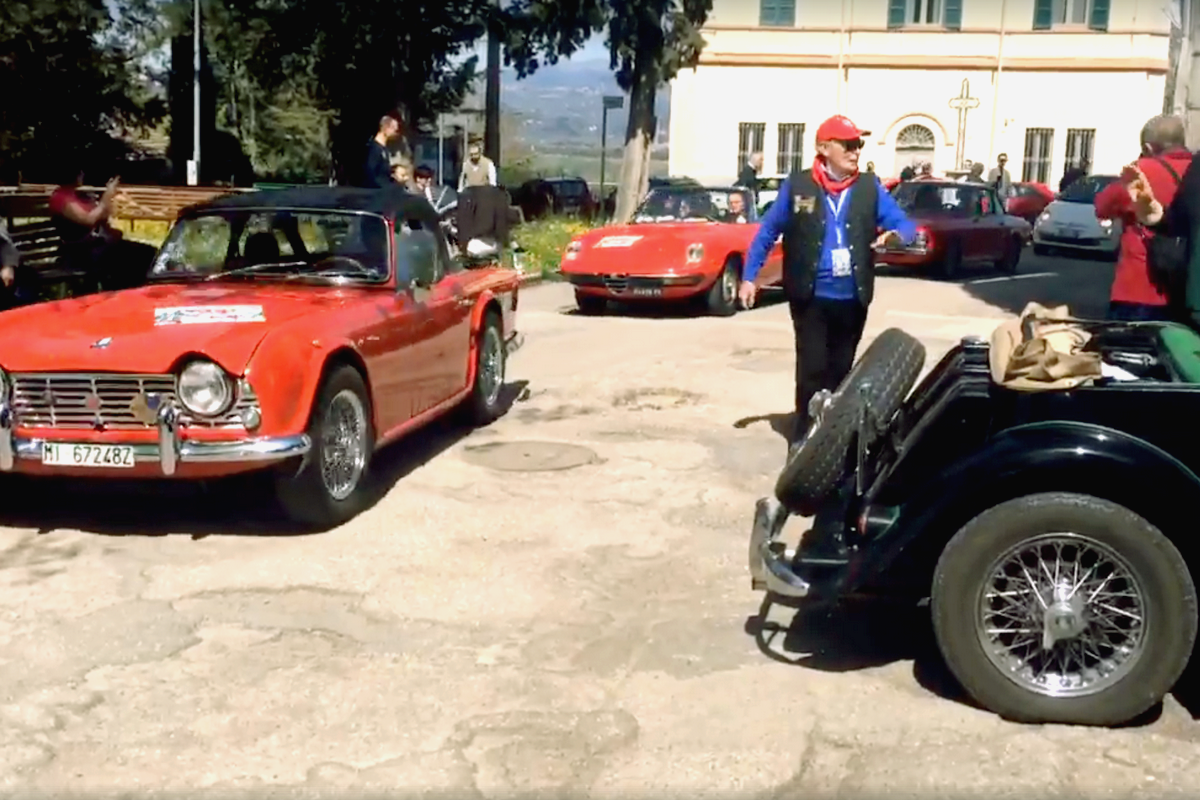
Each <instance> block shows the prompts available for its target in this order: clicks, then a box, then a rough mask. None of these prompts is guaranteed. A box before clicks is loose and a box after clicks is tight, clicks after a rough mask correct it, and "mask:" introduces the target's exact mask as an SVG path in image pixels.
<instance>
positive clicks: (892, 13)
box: [888, 0, 962, 30]
mask: <svg viewBox="0 0 1200 800" xmlns="http://www.w3.org/2000/svg"><path fill="white" fill-rule="evenodd" d="M916 25H920V26H931V25H936V26H940V27H943V28H950V29H951V30H959V29H960V28H962V0H888V27H889V28H906V27H909V26H916Z"/></svg>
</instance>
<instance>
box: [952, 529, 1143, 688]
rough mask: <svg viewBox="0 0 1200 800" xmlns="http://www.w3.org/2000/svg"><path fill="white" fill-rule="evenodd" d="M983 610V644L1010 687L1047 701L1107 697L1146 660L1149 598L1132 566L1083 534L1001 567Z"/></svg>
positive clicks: (1029, 547) (1018, 553)
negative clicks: (1029, 692)
mask: <svg viewBox="0 0 1200 800" xmlns="http://www.w3.org/2000/svg"><path fill="white" fill-rule="evenodd" d="M986 574H987V579H986V580H985V581H984V583H983V585H982V586H981V588H980V592H979V596H978V599H977V602H976V608H977V614H976V615H975V616H976V619H975V628H976V634H977V636H978V638H979V643H980V645H981V646H982V647H983V650H984V653H985V654H986V655H987V658H988V659H989V660H990V661H991V663H992V664H993V665H994V666H995V667H996V668H997V669H998V670H999V671H1000V672H1001V674H1003V675H1004V676H1005V677H1006V678H1008V679H1009V680H1010V681H1013V682H1014V683H1016V684H1017V685H1018V686H1020V687H1021V688H1023V689H1026V690H1028V691H1031V692H1035V693H1037V694H1040V695H1044V696H1048V697H1082V696H1087V695H1092V694H1096V693H1099V692H1103V691H1105V690H1106V689H1108V688H1110V687H1112V686H1113V685H1114V684H1115V683H1117V682H1118V681H1120V680H1121V679H1122V678H1123V677H1125V675H1127V674H1128V673H1129V671H1130V670H1131V669H1133V667H1134V666H1135V665H1136V664H1137V662H1138V660H1139V659H1140V658H1141V657H1142V654H1143V652H1144V650H1145V646H1146V641H1147V636H1148V630H1147V629H1148V624H1147V618H1146V611H1147V593H1146V587H1144V586H1142V585H1141V583H1140V582H1139V580H1138V577H1137V575H1136V573H1135V572H1134V570H1133V569H1132V568H1131V567H1130V566H1129V564H1128V562H1127V561H1126V560H1125V559H1124V558H1122V557H1121V556H1120V555H1118V553H1117V552H1116V551H1115V550H1114V549H1113V548H1111V547H1109V546H1108V545H1106V544H1103V543H1101V542H1099V541H1097V540H1095V539H1092V538H1090V537H1087V536H1083V535H1080V534H1075V533H1051V534H1046V535H1042V536H1038V537H1036V538H1033V539H1027V540H1025V541H1023V542H1021V543H1020V544H1018V545H1016V546H1015V547H1013V548H1011V549H1009V550H1008V551H1007V552H1005V553H1004V554H1003V555H1001V556H1000V557H999V558H998V559H996V560H995V561H994V562H993V564H992V565H991V567H990V568H989V569H988V571H987V573H986Z"/></svg>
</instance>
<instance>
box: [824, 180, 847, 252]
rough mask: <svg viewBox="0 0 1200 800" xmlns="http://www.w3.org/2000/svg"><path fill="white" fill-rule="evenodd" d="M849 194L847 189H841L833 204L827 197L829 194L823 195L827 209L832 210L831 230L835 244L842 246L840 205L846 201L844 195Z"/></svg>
mask: <svg viewBox="0 0 1200 800" xmlns="http://www.w3.org/2000/svg"><path fill="white" fill-rule="evenodd" d="M848 194H850V190H849V189H843V190H842V191H841V192H840V193H839V194H838V199H837V204H836V205H835V204H834V202H833V201H832V200H830V199H829V195H825V204H826V205H828V206H829V210H830V211H832V212H833V232H834V235H835V236H837V246H838V247H843V246H844V244H843V241H842V205H843V204H845V202H846V195H848Z"/></svg>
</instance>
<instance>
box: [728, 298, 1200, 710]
mask: <svg viewBox="0 0 1200 800" xmlns="http://www.w3.org/2000/svg"><path fill="white" fill-rule="evenodd" d="M1053 316H1054V315H1049V318H1048V317H1047V316H1043V317H1041V318H1040V319H1039V318H1038V317H1037V316H1036V315H1027V316H1025V317H1024V318H1023V319H1021V320H1014V321H1013V322H1011V323H1008V324H1005V325H1003V326H1001V328H1000V329H999V330H997V331H996V333H995V334H993V336H992V337H991V339H990V341H988V340H984V339H982V338H977V337H973V338H967V339H964V340H963V341H962V342H961V343H960V344H959V345H957V346H955V347H954V348H953V349H951V350H950V352H948V353H947V354H946V355H945V356H944V357H943V358H942V359H941V360H940V361H939V362H938V364H937V365H936V366H935V367H934V368H933V369H932V370H931V371H930V372H929V373H928V374H927V375H926V376H925V377H924V379H923V380H921V381H920V383H919V385H917V386H916V388H915V390H913V391H912V393H911V394H909V389H910V387H912V386H913V385H914V383H915V382H916V380H917V378H918V375H919V374H920V373H921V371H922V369H923V367H924V362H925V350H924V347H922V345H921V344H920V342H918V341H917V340H916V339H914V338H913V337H911V336H909V335H908V334H906V333H904V332H903V331H900V330H897V329H889V330H886V331H884V332H883V333H882V334H881V335H880V336H879V337H878V338H877V339H876V340H875V341H874V342H872V344H871V345H870V346H869V347H868V348H867V350H866V351H865V352H864V353H863V355H862V357H861V358H860V359H859V360H858V362H857V363H856V364H855V366H854V368H853V369H852V370H851V372H850V374H849V376H848V377H847V378H846V380H845V381H843V382H842V384H841V385H840V386H839V387H838V388H837V390H836V391H835V392H833V393H832V394H831V393H828V392H825V393H822V394H820V395H818V397H816V398H814V400H813V404H812V409H811V411H812V414H813V423H812V425H811V427H810V429H809V431H808V436H807V438H806V439H805V440H804V442H803V444H802V445H801V446H800V447H799V448H798V449H797V450H796V451H795V452H794V453H793V454H792V455H790V457H789V460H788V462H787V465H786V466H785V467H784V469H783V471H782V472H781V474H780V476H779V480H778V482H777V484H776V487H775V496H774V497H770V498H763V499H762V500H760V501H759V502H758V505H757V508H756V512H755V519H754V526H753V530H752V534H751V541H750V553H749V556H750V565H749V566H750V574H751V582H752V585H753V586H754V587H755V588H756V589H758V590H766V591H768V592H770V593H771V596H772V597H775V598H788V599H789V602H790V603H792V604H799V605H804V604H812V603H822V604H824V603H836V602H838V601H840V600H842V599H844V598H848V597H854V596H860V597H861V596H868V595H873V596H875V597H876V598H877V599H883V600H885V601H887V602H892V603H904V604H909V603H920V602H921V601H922V599H924V600H927V601H928V602H929V605H930V609H931V612H932V619H933V627H934V632H935V634H936V639H937V643H938V646H939V648H940V650H941V652H942V654H943V656H944V657H945V660H946V662H947V664H948V666H949V667H950V670H951V671H952V673H953V674H954V676H955V677H956V678H957V679H958V681H959V683H960V684H961V685H962V686H963V688H965V689H966V691H967V692H968V694H969V695H970V696H971V697H972V698H973V699H974V700H975V701H976V702H977V703H978V704H980V705H981V706H983V707H984V708H987V709H990V710H991V711H993V712H995V713H997V714H1000V715H1002V716H1003V717H1006V718H1009V719H1013V720H1019V721H1025V722H1031V723H1075V724H1093V725H1119V724H1122V723H1125V722H1128V721H1130V720H1132V719H1134V718H1136V717H1138V716H1139V715H1140V714H1142V713H1143V712H1145V711H1146V710H1147V709H1149V708H1150V707H1151V706H1153V705H1154V704H1155V703H1157V702H1158V701H1159V700H1161V699H1162V697H1163V696H1164V695H1165V693H1166V692H1168V691H1170V690H1171V688H1172V686H1173V684H1174V683H1175V682H1176V680H1177V679H1178V678H1179V677H1180V675H1181V674H1182V673H1183V671H1184V668H1185V666H1186V665H1187V663H1188V661H1189V659H1190V657H1191V654H1192V648H1193V643H1194V642H1195V639H1196V632H1197V597H1196V588H1195V582H1194V575H1195V570H1197V569H1198V568H1200V550H1198V549H1197V548H1196V546H1195V536H1194V530H1193V529H1194V527H1195V526H1194V522H1193V517H1192V509H1193V507H1194V504H1195V498H1196V497H1197V496H1198V495H1200V478H1197V474H1200V437H1198V436H1197V435H1196V434H1195V433H1193V427H1194V426H1192V425H1190V424H1188V423H1183V424H1181V423H1180V420H1188V419H1190V418H1191V416H1192V413H1193V410H1194V408H1195V404H1196V398H1197V396H1200V355H1198V354H1200V335H1197V333H1196V332H1195V331H1194V330H1192V329H1191V328H1188V327H1185V326H1182V325H1175V324H1166V323H1111V322H1067V323H1065V324H1063V323H1055V322H1054V321H1053V319H1052V317H1053ZM1051 331H1055V332H1051ZM1063 337H1065V340H1066V341H1067V342H1070V344H1067V345H1063V344H1062V343H1061V342H1060V343H1059V344H1058V345H1056V346H1054V352H1055V353H1058V354H1059V355H1055V356H1054V357H1053V358H1050V359H1043V360H1041V361H1038V360H1037V359H1036V358H1033V356H1035V355H1036V354H1037V353H1038V352H1043V353H1045V352H1047V350H1045V349H1043V348H1044V347H1050V345H1048V342H1049V341H1050V340H1052V339H1055V338H1059V339H1062V338H1063ZM1017 348H1021V349H1020V350H1019V351H1018V349H1017ZM1014 353H1019V354H1021V355H1022V356H1023V358H1024V361H1023V362H1022V361H1020V360H1017V361H1014V360H1012V358H1011V357H1012V356H1013V354H1014ZM1064 353H1067V354H1069V355H1061V354H1064ZM1031 354H1032V355H1031ZM1031 358H1032V359H1033V360H1031ZM1021 363H1024V364H1025V365H1026V369H1024V370H1022V369H1017V368H1015V367H1014V365H1018V366H1019V365H1020V364H1021ZM1038 364H1040V365H1041V367H1044V368H1045V369H1044V370H1042V372H1041V373H1040V377H1038V375H1039V371H1038V370H1039V369H1040V368H1039V367H1038V366H1037V365H1038ZM1051 367H1052V369H1051ZM1039 381H1042V382H1041V383H1039ZM1045 381H1048V382H1045ZM789 512H791V513H795V514H804V515H811V514H815V515H816V518H815V521H814V528H813V530H812V531H810V532H808V533H806V534H804V535H803V537H802V538H801V540H800V541H801V543H800V546H799V548H798V549H797V550H795V551H792V550H789V549H788V548H786V547H785V546H784V545H783V543H782V541H781V540H780V538H779V537H780V534H781V533H782V530H783V528H784V526H785V523H786V521H787V519H788V516H789ZM814 537H815V538H814ZM818 543H823V544H821V545H820V546H819V545H818Z"/></svg>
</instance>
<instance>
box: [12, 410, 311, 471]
mask: <svg viewBox="0 0 1200 800" xmlns="http://www.w3.org/2000/svg"><path fill="white" fill-rule="evenodd" d="M14 424H15V420H14V417H13V413H12V409H11V407H10V406H9V405H8V403H5V402H0V472H11V471H12V470H13V468H14V467H15V466H16V462H17V459H23V460H30V461H41V460H42V446H43V445H44V444H46V442H47V440H46V439H40V438H22V437H19V436H16V435H15V434H14V433H13V428H14ZM157 427H158V442H157V443H156V444H150V443H136V444H125V445H122V446H125V447H132V448H133V455H134V460H135V461H137V462H147V463H158V464H160V465H161V468H162V474H163V475H174V474H175V472H176V470H177V469H178V468H179V464H180V463H181V462H182V463H189V464H199V463H204V464H223V463H226V464H246V463H254V462H260V461H281V460H283V459H287V458H292V457H293V456H302V455H304V454H306V453H307V452H308V451H309V450H310V449H311V447H312V441H311V440H310V439H309V437H308V435H307V434H303V433H302V434H298V435H295V436H263V437H258V438H253V439H242V440H240V441H233V442H197V441H185V440H184V439H183V438H182V437H181V435H180V427H179V412H178V410H177V409H176V408H175V407H174V406H172V405H166V406H163V408H162V409H161V410H160V411H159V414H158V424H157Z"/></svg>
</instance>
